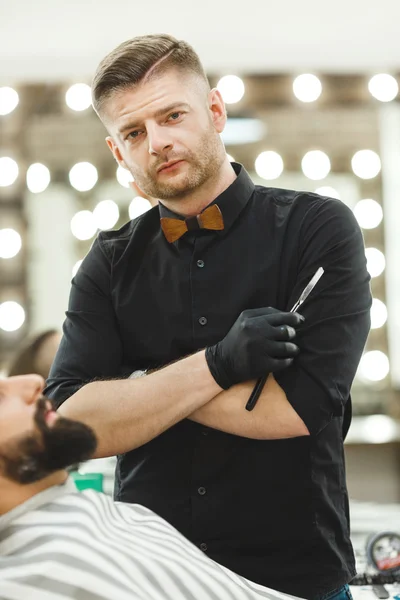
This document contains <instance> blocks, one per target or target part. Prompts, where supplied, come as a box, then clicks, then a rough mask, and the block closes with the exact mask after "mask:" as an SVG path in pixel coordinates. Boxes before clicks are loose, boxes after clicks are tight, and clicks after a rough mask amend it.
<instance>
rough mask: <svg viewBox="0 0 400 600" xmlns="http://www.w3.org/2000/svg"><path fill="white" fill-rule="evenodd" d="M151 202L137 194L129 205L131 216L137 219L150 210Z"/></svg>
mask: <svg viewBox="0 0 400 600" xmlns="http://www.w3.org/2000/svg"><path fill="white" fill-rule="evenodd" d="M150 208H151V204H150V202H149V201H148V200H147V199H146V198H142V197H141V196H136V197H135V198H134V199H133V200H132V202H131V203H130V205H129V218H130V219H136V217H139V216H140V215H142V214H143V213H145V212H147V211H148V210H150Z"/></svg>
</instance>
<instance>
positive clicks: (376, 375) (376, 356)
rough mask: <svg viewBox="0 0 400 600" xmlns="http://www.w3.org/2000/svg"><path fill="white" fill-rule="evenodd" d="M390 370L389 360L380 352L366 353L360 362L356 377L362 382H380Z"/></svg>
mask: <svg viewBox="0 0 400 600" xmlns="http://www.w3.org/2000/svg"><path fill="white" fill-rule="evenodd" d="M389 370H390V366H389V359H388V357H387V356H386V354H384V352H381V351H380V350H371V351H370V352H366V353H365V354H364V355H363V356H362V358H361V361H360V365H359V367H358V371H357V375H358V376H359V377H360V378H361V379H363V380H364V381H381V380H382V379H385V377H386V376H387V375H388V373H389Z"/></svg>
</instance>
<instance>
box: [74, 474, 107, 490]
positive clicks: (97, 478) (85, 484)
mask: <svg viewBox="0 0 400 600" xmlns="http://www.w3.org/2000/svg"><path fill="white" fill-rule="evenodd" d="M71 477H72V478H73V480H74V482H75V485H76V487H77V489H78V490H79V491H80V492H81V491H82V490H87V489H92V490H96V491H97V492H102V491H103V478H104V476H103V473H79V472H78V471H73V472H72V473H71Z"/></svg>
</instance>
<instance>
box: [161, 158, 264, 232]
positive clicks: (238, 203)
mask: <svg viewBox="0 0 400 600" xmlns="http://www.w3.org/2000/svg"><path fill="white" fill-rule="evenodd" d="M231 164H232V167H233V169H234V171H235V173H236V175H237V177H236V179H235V181H234V182H233V183H231V185H230V186H229V187H228V188H227V189H226V190H225V191H224V192H222V194H220V195H219V196H218V197H217V198H215V200H213V201H212V202H210V204H209V205H208V206H211V205H213V204H218V206H219V208H220V210H221V212H222V216H223V219H224V229H223V231H216V232H213V233H217V234H219V235H224V234H226V233H227V232H228V231H229V229H230V228H231V226H232V225H233V223H234V222H235V220H236V219H237V217H238V216H239V214H240V213H241V211H242V210H243V209H244V207H245V206H246V204H247V202H248V201H249V199H250V198H251V196H252V194H253V192H254V187H255V186H254V183H253V182H252V180H251V179H250V176H249V174H248V173H247V171H246V169H245V168H244V167H243V165H241V164H239V163H231ZM208 206H207V207H206V208H208ZM159 209H160V217H169V218H172V219H182V220H183V219H184V217H182V215H179V214H177V213H175V212H173V211H172V210H169V209H168V208H167V207H166V206H164V205H163V204H162V202H160V203H159Z"/></svg>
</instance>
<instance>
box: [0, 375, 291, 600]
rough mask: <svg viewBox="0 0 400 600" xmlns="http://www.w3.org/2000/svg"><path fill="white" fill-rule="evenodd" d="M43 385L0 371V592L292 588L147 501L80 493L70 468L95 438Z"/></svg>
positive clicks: (208, 592) (188, 598)
mask: <svg viewBox="0 0 400 600" xmlns="http://www.w3.org/2000/svg"><path fill="white" fill-rule="evenodd" d="M150 376H151V375H150ZM43 385H44V381H43V380H42V378H41V377H40V376H38V375H23V376H19V377H10V378H8V379H0V599H1V600H11V599H12V600H19V599H21V600H27V599H29V600H62V599H65V600H67V599H71V598H79V599H80V600H97V599H98V600H104V599H106V600H153V599H154V600H164V599H173V600H194V599H201V600H249V599H252V598H269V599H272V600H279V599H285V598H291V596H287V595H286V594H283V593H280V592H274V591H272V590H270V589H268V588H265V587H262V586H260V585H258V584H255V583H252V582H250V581H248V580H246V579H244V578H242V577H240V576H238V575H236V574H235V573H233V572H232V571H230V570H228V569H226V568H225V567H222V566H220V565H219V564H217V563H216V562H214V561H213V560H211V559H210V558H208V557H207V556H206V555H205V554H204V553H203V552H202V551H201V550H199V549H198V548H196V546H194V545H193V544H192V543H191V542H189V541H188V540H187V539H186V538H185V537H183V535H181V534H180V533H179V532H178V531H177V530H176V529H175V528H174V527H172V526H171V525H169V524H168V523H167V522H166V521H165V520H164V519H162V518H161V517H159V516H158V515H156V514H155V513H154V512H152V511H151V510H149V509H147V508H144V507H143V506H140V505H138V504H131V505H129V504H126V503H119V502H114V501H113V500H112V499H111V498H110V497H108V496H106V495H104V494H100V493H98V492H95V491H94V490H86V491H85V492H83V493H78V492H77V490H76V488H75V485H74V483H73V481H72V479H71V477H69V476H68V472H67V471H66V469H67V467H68V466H69V465H71V464H75V463H77V462H79V461H83V460H86V459H88V458H90V457H91V456H92V455H93V453H94V451H95V449H96V445H97V440H96V437H95V434H94V433H93V431H92V430H91V428H90V427H88V426H86V425H84V424H82V423H79V422H77V421H74V420H71V419H67V418H64V417H62V416H60V415H59V414H58V413H57V412H55V411H54V407H53V405H52V403H51V401H50V400H48V399H47V398H45V397H43V395H42V392H43Z"/></svg>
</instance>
